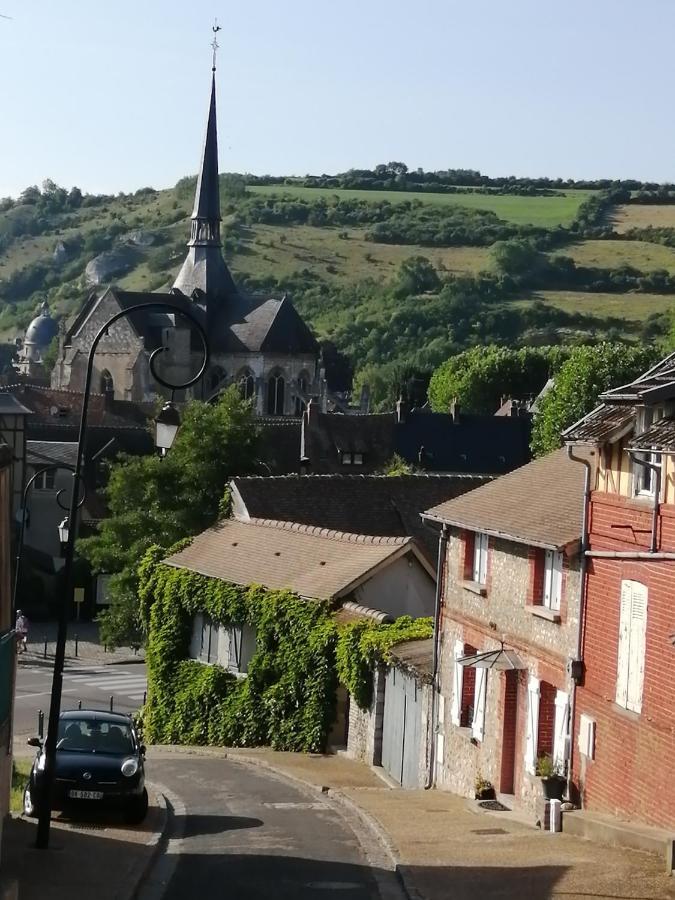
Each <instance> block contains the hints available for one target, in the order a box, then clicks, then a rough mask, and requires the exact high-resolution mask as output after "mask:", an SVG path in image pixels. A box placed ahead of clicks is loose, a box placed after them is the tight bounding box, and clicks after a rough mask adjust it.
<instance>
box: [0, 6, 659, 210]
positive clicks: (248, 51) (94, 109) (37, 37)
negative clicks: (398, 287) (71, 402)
mask: <svg viewBox="0 0 675 900" xmlns="http://www.w3.org/2000/svg"><path fill="white" fill-rule="evenodd" d="M0 13H3V14H5V15H8V16H12V19H4V18H0V196H3V195H6V194H11V195H15V194H17V193H18V192H19V191H21V190H22V189H23V188H24V187H25V186H26V185H28V184H35V183H38V184H39V183H40V182H41V181H42V180H43V179H44V178H47V177H50V178H53V179H54V180H55V181H57V182H58V183H59V184H62V185H64V186H66V187H70V186H72V185H73V184H77V185H79V186H80V187H81V188H82V189H83V190H88V191H106V192H117V191H119V190H125V191H129V190H134V189H136V188H139V187H142V186H146V185H152V186H154V187H167V186H169V185H172V184H174V183H175V182H176V181H177V180H178V179H179V178H180V177H182V176H183V175H185V174H188V173H191V172H194V171H195V170H196V167H197V160H198V157H199V150H200V144H201V141H202V134H203V128H204V124H205V116H206V108H207V101H208V87H209V77H210V65H211V60H210V49H209V42H210V40H211V32H210V28H211V24H212V22H213V18H214V16H217V17H218V19H219V22H220V24H221V25H222V26H223V30H222V31H221V32H220V35H219V38H220V44H221V49H220V51H219V62H218V76H217V77H218V106H219V134H220V167H221V171H242V172H244V171H249V172H255V173H259V174H262V173H276V174H299V175H302V174H305V173H308V172H312V173H321V172H335V171H341V170H345V169H347V168H349V167H352V166H353V167H371V166H373V165H375V164H376V163H378V162H387V161H388V160H392V159H396V160H403V161H404V162H406V163H407V164H408V165H409V166H411V167H413V168H416V167H417V166H423V167H425V168H432V169H433V168H448V167H466V168H475V169H480V170H481V171H483V172H486V173H488V174H492V175H505V174H516V175H552V176H562V177H570V176H571V177H579V178H582V177H587V178H594V177H636V178H641V179H646V180H655V181H666V180H671V181H672V180H675V154H674V152H673V151H674V150H675V115H673V105H672V96H673V75H674V65H673V49H672V48H673V37H674V35H675V2H673V0H642V2H640V3H638V2H637V0H508V2H506V0H464V2H459V0H416V2H415V3H413V2H410V0H408V2H403V0H340V2H335V0H333V2H327V0H284V2H280V0H246V2H244V3H241V2H238V3H235V2H230V3H224V2H218V0H134V2H131V0H107V2H105V0H58V2H57V0H0Z"/></svg>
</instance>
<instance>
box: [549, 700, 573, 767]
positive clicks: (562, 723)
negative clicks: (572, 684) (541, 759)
mask: <svg viewBox="0 0 675 900" xmlns="http://www.w3.org/2000/svg"><path fill="white" fill-rule="evenodd" d="M569 709H570V698H569V696H568V695H567V694H566V693H565V691H558V692H557V693H556V695H555V724H554V732H553V762H554V763H555V765H556V766H558V767H559V768H560V769H563V767H564V765H565V763H566V762H567V757H568V756H569V752H568V742H567V721H568V718H569Z"/></svg>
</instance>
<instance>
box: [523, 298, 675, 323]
mask: <svg viewBox="0 0 675 900" xmlns="http://www.w3.org/2000/svg"><path fill="white" fill-rule="evenodd" d="M536 301H540V302H542V303H545V304H546V305H548V306H555V307H556V308H557V309H562V310H563V311H564V312H568V313H577V312H578V313H584V314H585V315H589V316H597V317H599V318H610V317H611V318H617V319H626V320H627V321H630V322H643V321H644V320H645V319H646V318H647V317H648V316H650V315H652V313H663V312H668V310H670V309H672V308H673V307H674V306H675V297H673V296H672V295H664V294H600V293H590V292H582V291H537V292H536V293H535V294H533V295H532V297H531V298H530V299H528V300H518V301H516V305H519V306H524V305H530V304H532V303H534V302H536Z"/></svg>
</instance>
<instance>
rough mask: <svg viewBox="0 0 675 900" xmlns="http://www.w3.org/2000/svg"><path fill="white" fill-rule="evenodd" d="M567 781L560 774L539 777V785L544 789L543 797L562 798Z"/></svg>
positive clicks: (548, 798) (550, 798)
mask: <svg viewBox="0 0 675 900" xmlns="http://www.w3.org/2000/svg"><path fill="white" fill-rule="evenodd" d="M566 784H567V782H566V781H565V779H564V778H563V777H562V776H561V775H551V776H550V777H548V778H542V779H541V786H542V789H543V791H544V797H545V798H546V799H547V800H562V798H563V797H564V795H565V785H566Z"/></svg>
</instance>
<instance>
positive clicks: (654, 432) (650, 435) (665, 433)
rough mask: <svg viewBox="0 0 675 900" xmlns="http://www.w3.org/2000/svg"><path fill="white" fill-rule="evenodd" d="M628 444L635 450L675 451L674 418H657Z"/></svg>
mask: <svg viewBox="0 0 675 900" xmlns="http://www.w3.org/2000/svg"><path fill="white" fill-rule="evenodd" d="M628 446H629V447H631V448H632V449H637V450H662V451H667V452H670V451H675V419H672V418H664V419H659V420H658V422H654V424H653V425H652V426H651V428H648V429H647V430H646V431H643V432H642V433H641V434H638V435H636V436H635V437H634V438H633V439H632V440H631V441H629V442H628Z"/></svg>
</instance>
